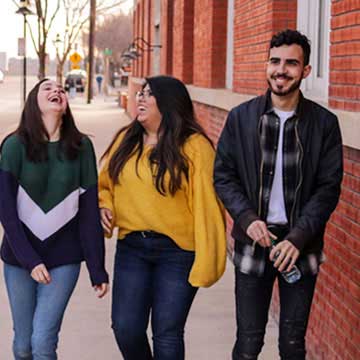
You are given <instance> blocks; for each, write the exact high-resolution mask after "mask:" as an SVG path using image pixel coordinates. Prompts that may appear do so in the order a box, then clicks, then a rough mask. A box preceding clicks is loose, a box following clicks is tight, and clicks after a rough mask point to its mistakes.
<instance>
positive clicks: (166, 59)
mask: <svg viewBox="0 0 360 360" xmlns="http://www.w3.org/2000/svg"><path fill="white" fill-rule="evenodd" d="M161 9H162V11H161V20H160V23H161V29H162V31H161V45H162V49H161V54H160V71H161V74H167V75H171V74H172V62H173V35H172V34H173V33H172V30H173V12H174V8H173V1H172V0H162V1H161Z"/></svg>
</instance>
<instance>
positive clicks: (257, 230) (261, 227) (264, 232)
mask: <svg viewBox="0 0 360 360" xmlns="http://www.w3.org/2000/svg"><path fill="white" fill-rule="evenodd" d="M246 235H247V236H249V237H250V238H251V239H252V240H254V241H255V242H256V243H258V244H259V245H260V246H262V247H269V246H271V241H270V237H272V238H274V239H276V236H275V235H274V234H272V233H271V232H270V231H269V230H268V229H267V226H266V223H265V222H264V221H261V220H255V221H253V222H252V223H251V224H250V225H249V226H248V228H247V230H246Z"/></svg>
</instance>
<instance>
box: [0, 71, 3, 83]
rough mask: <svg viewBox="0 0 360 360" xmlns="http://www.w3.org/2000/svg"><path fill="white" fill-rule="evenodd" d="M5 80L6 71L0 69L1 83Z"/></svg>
mask: <svg viewBox="0 0 360 360" xmlns="http://www.w3.org/2000/svg"><path fill="white" fill-rule="evenodd" d="M3 82H4V73H3V72H2V71H1V70H0V84H1V83H3Z"/></svg>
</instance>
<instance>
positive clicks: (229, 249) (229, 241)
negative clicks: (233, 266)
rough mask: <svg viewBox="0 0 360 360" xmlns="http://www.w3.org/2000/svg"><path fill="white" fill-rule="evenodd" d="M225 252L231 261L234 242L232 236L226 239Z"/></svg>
mask: <svg viewBox="0 0 360 360" xmlns="http://www.w3.org/2000/svg"><path fill="white" fill-rule="evenodd" d="M226 251H227V253H228V254H229V256H230V258H231V259H233V257H234V251H235V240H234V238H233V237H232V236H228V237H227V239H226Z"/></svg>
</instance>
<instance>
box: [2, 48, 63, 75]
mask: <svg viewBox="0 0 360 360" xmlns="http://www.w3.org/2000/svg"><path fill="white" fill-rule="evenodd" d="M0 54H1V53H0ZM0 61H1V57H0ZM26 65H27V66H26V72H27V75H29V76H34V75H35V76H36V75H37V74H38V72H39V60H38V59H32V58H27V62H26ZM64 68H65V69H66V67H64ZM0 69H1V62H0ZM22 74H23V58H10V59H9V75H22ZM46 75H47V76H55V75H56V61H55V60H50V62H49V64H48V65H47V66H46Z"/></svg>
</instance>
